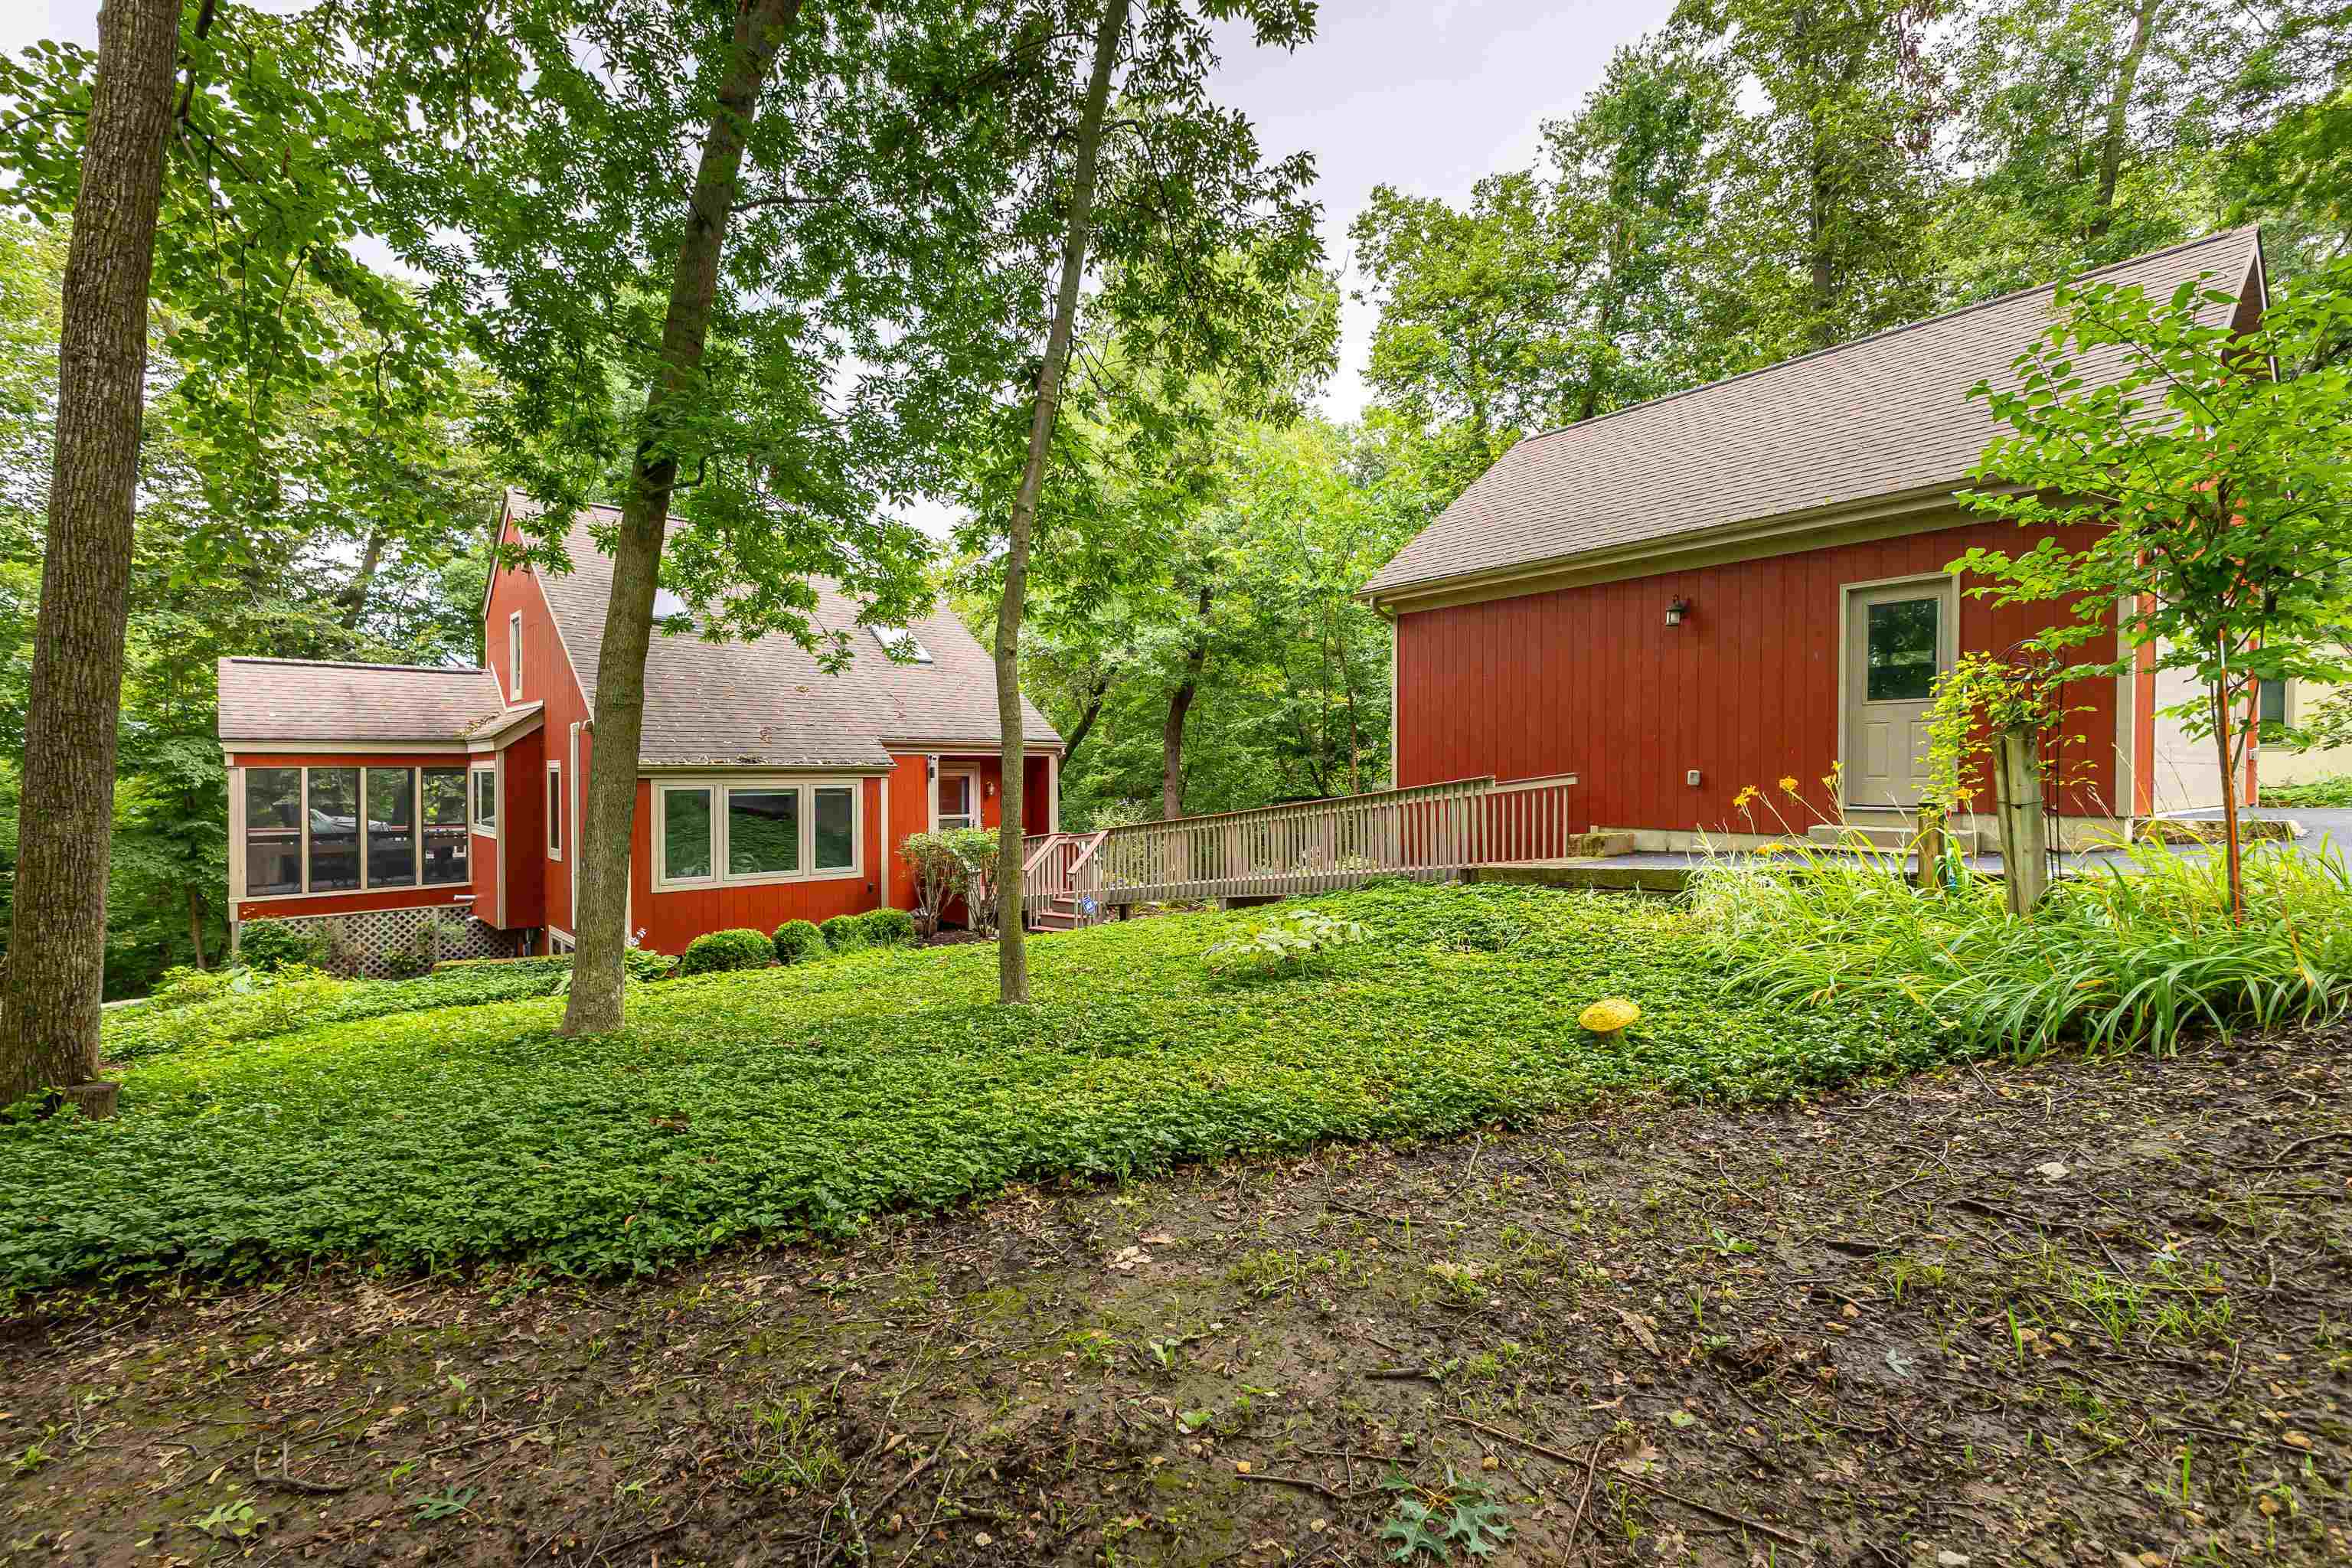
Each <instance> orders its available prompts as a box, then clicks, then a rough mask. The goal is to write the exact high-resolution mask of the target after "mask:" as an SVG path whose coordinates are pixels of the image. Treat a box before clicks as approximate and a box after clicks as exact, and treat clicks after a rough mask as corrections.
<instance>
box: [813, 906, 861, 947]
mask: <svg viewBox="0 0 2352 1568" xmlns="http://www.w3.org/2000/svg"><path fill="white" fill-rule="evenodd" d="M817 930H819V931H823V932H824V943H825V945H826V946H827V947H829V948H831V949H832V950H833V951H834V952H864V951H865V950H866V925H865V921H864V920H863V919H862V918H861V917H859V916H857V915H835V916H834V917H833V918H832V919H831V920H829V921H825V922H824V924H823V925H821V926H819V927H818V928H817Z"/></svg>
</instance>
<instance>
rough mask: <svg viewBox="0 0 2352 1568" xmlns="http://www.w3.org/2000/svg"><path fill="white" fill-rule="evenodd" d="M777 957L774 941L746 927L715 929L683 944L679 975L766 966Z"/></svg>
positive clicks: (763, 967)
mask: <svg viewBox="0 0 2352 1568" xmlns="http://www.w3.org/2000/svg"><path fill="white" fill-rule="evenodd" d="M775 956H776V944H775V942H773V941H772V940H771V939H770V938H768V937H764V936H761V934H760V933H759V932H758V931H752V930H751V929H750V928H749V927H747V926H738V927H736V928H735V929H734V930H732V931H711V932H709V933H708V934H707V935H703V936H698V937H696V938H695V939H694V940H693V941H692V942H688V943H687V944H686V957H685V959H684V960H683V961H682V962H681V963H679V964H678V966H677V970H678V973H680V974H714V973H719V971H721V970H727V969H765V968H766V967H767V966H768V965H769V963H771V962H772V961H773V960H774V958H775Z"/></svg>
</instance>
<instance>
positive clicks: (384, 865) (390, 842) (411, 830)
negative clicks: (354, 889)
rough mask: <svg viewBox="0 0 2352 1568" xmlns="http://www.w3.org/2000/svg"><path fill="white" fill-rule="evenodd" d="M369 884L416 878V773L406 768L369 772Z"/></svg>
mask: <svg viewBox="0 0 2352 1568" xmlns="http://www.w3.org/2000/svg"><path fill="white" fill-rule="evenodd" d="M367 799H368V811H367V815H368V828H367V832H368V861H367V877H368V886H370V887H372V888H404V887H413V886H414V885H415V881H416V774H415V773H413V772H411V771H410V770H409V769H407V768H370V769H368V771H367Z"/></svg>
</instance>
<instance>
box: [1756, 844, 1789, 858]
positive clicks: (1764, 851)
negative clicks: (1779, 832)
mask: <svg viewBox="0 0 2352 1568" xmlns="http://www.w3.org/2000/svg"><path fill="white" fill-rule="evenodd" d="M1787 847H1788V846H1787V845H1785V844H1782V843H1780V842H1779V841H1778V840H1771V841H1768V842H1766V843H1762V844H1759V845H1758V846H1757V847H1756V853H1758V854H1759V855H1778V854H1779V853H1780V851H1781V850H1783V849H1785V848H1787Z"/></svg>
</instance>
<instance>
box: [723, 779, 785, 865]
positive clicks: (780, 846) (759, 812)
mask: <svg viewBox="0 0 2352 1568" xmlns="http://www.w3.org/2000/svg"><path fill="white" fill-rule="evenodd" d="M800 868H801V792H800V791H798V790H796V789H730V790H729V791H728V792H727V874H728V875H729V876H730V877H768V876H779V875H782V873H784V872H787V871H797V870H799V869H800Z"/></svg>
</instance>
